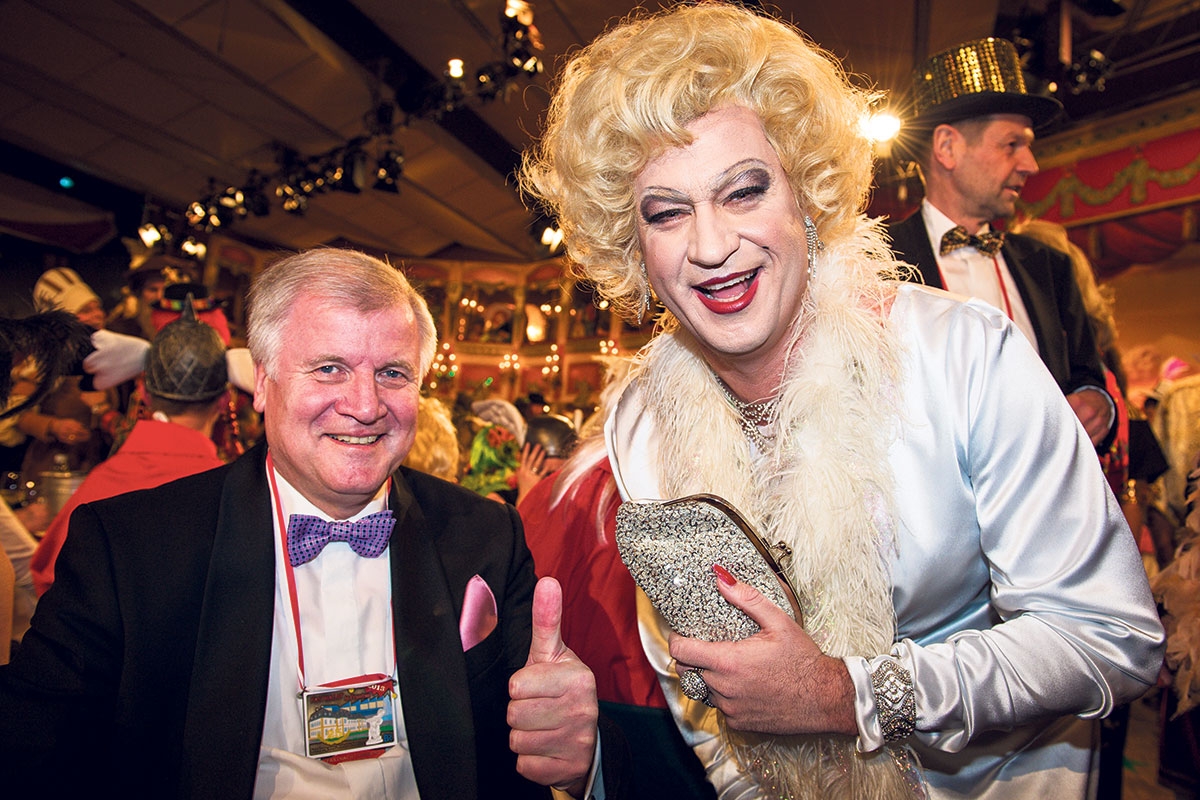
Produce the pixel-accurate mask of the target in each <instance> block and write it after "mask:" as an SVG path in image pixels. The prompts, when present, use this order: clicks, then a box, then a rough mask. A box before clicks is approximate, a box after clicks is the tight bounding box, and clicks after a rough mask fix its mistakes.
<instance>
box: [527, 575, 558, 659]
mask: <svg viewBox="0 0 1200 800" xmlns="http://www.w3.org/2000/svg"><path fill="white" fill-rule="evenodd" d="M561 626H562V587H561V586H559V585H558V581H556V580H555V579H554V578H542V579H541V580H540V581H538V583H537V586H535V587H534V590H533V638H532V640H531V641H530V643H529V660H528V661H527V662H526V663H527V664H536V663H538V662H547V661H557V660H558V658H559V656H561V655H562V654H563V652H565V651H566V648H565V647H564V646H563V641H562V627H561Z"/></svg>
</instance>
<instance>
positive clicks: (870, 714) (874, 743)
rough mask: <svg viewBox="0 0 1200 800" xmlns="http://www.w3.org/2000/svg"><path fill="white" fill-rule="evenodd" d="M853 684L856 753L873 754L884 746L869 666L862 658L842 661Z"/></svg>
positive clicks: (850, 657)
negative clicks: (856, 732)
mask: <svg viewBox="0 0 1200 800" xmlns="http://www.w3.org/2000/svg"><path fill="white" fill-rule="evenodd" d="M842 662H843V663H845V665H846V671H847V672H849V673H850V680H851V681H853V683H854V718H855V722H856V724H857V725H858V751H859V752H860V753H873V752H875V751H876V750H878V749H879V748H881V747H883V746H884V744H886V742H885V740H884V738H883V728H882V726H880V724H879V706H878V704H877V703H876V702H875V690H874V689H873V688H871V664H870V662H869V661H867V659H865V658H863V657H862V656H847V657H846V658H843V659H842Z"/></svg>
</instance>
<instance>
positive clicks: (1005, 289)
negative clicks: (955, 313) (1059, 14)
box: [889, 39, 1116, 446]
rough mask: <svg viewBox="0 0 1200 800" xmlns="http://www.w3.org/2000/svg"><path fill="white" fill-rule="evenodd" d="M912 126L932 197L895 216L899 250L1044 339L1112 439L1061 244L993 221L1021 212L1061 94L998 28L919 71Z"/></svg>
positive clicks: (1066, 381)
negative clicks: (1051, 90) (1029, 82)
mask: <svg viewBox="0 0 1200 800" xmlns="http://www.w3.org/2000/svg"><path fill="white" fill-rule="evenodd" d="M915 96H916V108H917V115H916V117H915V119H914V120H913V122H912V123H911V127H912V128H913V137H914V139H915V140H914V141H910V142H909V144H910V146H911V147H912V148H913V150H914V151H915V152H914V155H915V159H916V161H917V163H918V165H919V166H920V168H921V173H920V174H921V177H922V180H923V181H924V184H925V197H924V199H923V200H922V202H921V207H920V209H919V210H918V211H917V212H915V213H914V214H912V215H911V216H909V217H908V218H907V219H905V220H904V221H902V222H899V223H895V224H892V225H890V226H889V233H890V235H891V238H892V249H893V251H895V253H896V255H897V257H898V258H899V259H900V260H901V261H904V262H907V263H908V264H911V265H913V266H914V267H915V268H916V272H915V273H914V274H913V275H912V276H910V277H911V279H912V280H916V281H921V282H924V283H925V284H927V285H929V286H934V287H937V288H940V289H947V290H949V291H952V292H954V293H956V294H961V295H965V296H970V297H978V298H980V299H982V300H985V301H987V302H989V303H991V304H992V305H994V306H996V307H997V308H999V309H1001V310H1002V311H1005V312H1006V313H1007V314H1008V315H1009V317H1010V318H1011V319H1012V320H1013V322H1014V323H1015V325H1016V327H1017V328H1018V329H1019V330H1020V331H1021V332H1022V333H1024V334H1025V337H1026V338H1027V339H1028V340H1029V342H1030V343H1031V344H1033V346H1034V347H1035V348H1036V349H1037V351H1038V353H1039V355H1040V356H1041V358H1042V361H1043V363H1045V365H1046V367H1047V369H1049V370H1050V373H1051V374H1052V375H1053V376H1054V378H1055V380H1056V381H1057V382H1058V385H1059V387H1060V388H1061V389H1062V390H1063V394H1065V395H1066V397H1067V401H1068V402H1069V403H1070V404H1071V407H1072V409H1074V411H1075V414H1076V416H1077V417H1078V418H1079V421H1080V422H1081V423H1082V424H1083V427H1084V429H1085V430H1086V431H1087V433H1088V436H1089V437H1090V438H1091V440H1092V443H1093V444H1095V445H1097V446H1102V445H1104V444H1106V442H1107V441H1108V440H1109V439H1110V437H1111V433H1112V430H1113V428H1115V422H1116V407H1115V405H1114V403H1113V400H1112V398H1111V397H1109V395H1108V393H1107V392H1106V391H1105V389H1104V385H1105V382H1104V372H1103V368H1102V366H1101V362H1100V356H1099V353H1098V351H1097V349H1096V344H1095V339H1094V335H1093V333H1092V329H1091V324H1090V322H1089V321H1088V318H1087V313H1086V311H1085V310H1084V307H1083V301H1082V299H1081V298H1080V294H1079V289H1078V286H1077V285H1076V283H1075V278H1074V275H1073V273H1072V270H1071V263H1070V260H1069V259H1068V257H1067V256H1066V254H1063V253H1059V252H1057V251H1055V250H1053V249H1051V248H1049V247H1046V246H1045V245H1043V244H1040V243H1038V242H1036V241H1034V240H1033V239H1029V238H1026V237H1023V236H1018V235H1012V234H1004V233H1001V232H999V231H995V230H993V229H992V224H993V223H994V222H995V221H997V220H1002V219H1009V218H1011V217H1012V216H1013V215H1014V214H1015V213H1016V202H1017V198H1018V197H1019V196H1020V193H1021V189H1022V188H1023V187H1024V185H1025V181H1026V180H1027V179H1028V178H1029V177H1030V176H1031V175H1034V174H1036V173H1037V171H1038V165H1037V160H1036V159H1035V158H1034V156H1033V151H1032V149H1031V146H1032V144H1033V140H1034V133H1033V131H1034V129H1035V128H1037V127H1040V126H1042V125H1044V124H1046V123H1048V122H1050V121H1052V120H1053V119H1054V118H1055V117H1057V116H1058V115H1059V114H1060V113H1061V111H1062V106H1061V104H1059V102H1058V101H1057V100H1055V99H1053V98H1050V97H1043V96H1039V95H1032V94H1029V93H1027V92H1026V90H1025V82H1024V77H1023V76H1022V74H1021V69H1020V62H1019V59H1018V57H1017V53H1016V49H1015V48H1014V47H1013V46H1012V44H1011V43H1010V42H1007V41H1005V40H1003V39H983V40H979V41H975V42H968V43H966V44H963V45H959V46H958V47H955V48H951V49H950V50H947V51H945V52H942V53H939V54H938V55H936V56H934V57H933V58H931V59H930V60H929V62H928V63H927V64H926V65H925V66H924V67H923V68H922V69H919V70H917V72H916V85H915Z"/></svg>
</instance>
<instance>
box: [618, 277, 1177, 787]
mask: <svg viewBox="0 0 1200 800" xmlns="http://www.w3.org/2000/svg"><path fill="white" fill-rule="evenodd" d="M891 323H892V325H894V326H895V329H896V331H897V333H898V335H899V336H900V339H901V341H903V342H905V343H906V351H905V359H906V361H905V372H904V383H903V386H902V394H901V397H902V398H903V400H902V407H901V417H902V421H901V430H900V435H899V437H898V439H897V441H895V442H894V443H893V445H892V447H891V450H890V462H891V466H892V468H893V472H894V477H895V487H896V497H897V499H898V500H897V502H898V511H899V527H898V531H897V547H896V553H895V555H894V559H893V563H892V564H891V571H892V579H893V602H894V605H895V610H896V617H897V623H898V639H899V641H897V642H896V644H895V646H894V648H893V650H892V654H893V655H894V656H896V657H898V658H899V659H900V661H901V662H902V663H903V665H904V666H905V667H906V668H907V669H908V670H909V671H910V673H911V674H912V677H913V682H914V686H915V693H916V701H917V732H916V734H914V735H913V736H912V737H911V738H910V742H909V743H910V744H911V745H912V746H913V747H914V749H915V750H916V752H917V754H918V756H919V758H920V760H921V764H922V766H923V769H924V773H925V778H926V780H927V782H928V787H929V791H930V794H931V796H933V797H979V798H1000V797H1011V798H1017V797H1020V798H1026V797H1054V798H1069V797H1086V796H1088V795H1089V794H1091V793H1092V792H1093V791H1094V788H1095V787H1094V780H1095V774H1094V769H1095V764H1094V758H1095V751H1096V744H1097V742H1096V736H1097V735H1098V732H1097V730H1096V728H1097V726H1096V725H1095V724H1094V723H1093V722H1091V720H1094V719H1096V718H1099V717H1102V716H1104V715H1105V714H1107V713H1109V711H1111V710H1112V708H1113V707H1114V706H1115V705H1119V704H1121V703H1124V702H1128V701H1129V700H1131V699H1133V698H1136V697H1138V696H1139V695H1140V694H1141V693H1142V692H1144V691H1145V690H1146V689H1147V688H1148V687H1149V686H1150V685H1151V684H1152V683H1153V681H1154V679H1155V677H1156V675H1157V672H1158V669H1159V665H1160V663H1161V661H1162V652H1163V629H1162V626H1161V624H1160V623H1159V620H1158V615H1157V612H1156V610H1155V606H1154V602H1153V600H1152V599H1151V596H1150V591H1149V587H1148V585H1147V580H1146V575H1145V572H1144V571H1143V567H1142V561H1141V558H1140V556H1139V555H1138V552H1137V548H1136V546H1135V543H1134V539H1133V536H1132V535H1131V534H1130V532H1129V528H1128V526H1127V525H1126V523H1125V519H1124V517H1123V515H1122V513H1121V510H1120V507H1119V506H1118V505H1117V502H1116V499H1115V498H1114V497H1113V495H1112V492H1111V491H1110V489H1109V488H1108V485H1107V483H1106V482H1105V480H1104V476H1103V474H1102V473H1101V470H1100V467H1099V464H1098V461H1097V458H1096V454H1095V450H1094V449H1093V448H1092V445H1091V443H1090V441H1089V440H1088V437H1087V435H1086V434H1085V433H1084V431H1083V428H1082V426H1081V425H1080V424H1079V422H1078V420H1077V419H1076V418H1075V415H1074V413H1073V412H1072V410H1071V408H1070V406H1069V405H1068V404H1067V403H1066V401H1065V399H1064V398H1063V396H1062V393H1061V392H1060V391H1059V389H1058V387H1057V385H1056V384H1055V383H1054V380H1053V379H1052V378H1051V377H1050V375H1049V373H1047V372H1046V370H1045V367H1044V366H1043V365H1042V362H1041V361H1040V360H1039V358H1038V356H1037V354H1036V353H1035V352H1034V350H1033V348H1032V347H1030V345H1029V343H1028V342H1027V341H1026V340H1025V338H1024V337H1023V336H1022V335H1021V334H1020V333H1019V332H1018V331H1017V330H1016V329H1015V328H1014V327H1013V326H1012V324H1011V322H1010V321H1009V320H1008V318H1007V317H1005V316H1004V315H1003V313H1001V312H1000V311H998V310H997V309H995V308H993V307H992V306H990V305H987V304H986V303H983V302H980V301H974V300H971V301H965V302H963V301H962V299H961V298H957V297H955V296H953V295H950V294H947V293H944V292H940V291H937V290H931V289H928V288H925V287H921V286H916V285H911V284H905V285H902V286H901V287H900V288H899V294H898V296H897V298H896V302H895V303H894V305H893V307H892V312H891ZM605 430H606V436H607V441H608V448H609V456H610V459H611V461H612V464H613V470H614V474H615V476H616V478H617V483H618V486H619V487H620V491H621V495H622V497H623V498H625V499H629V498H635V497H636V498H648V497H661V495H660V494H659V493H658V492H657V479H656V478H655V477H654V468H653V465H654V459H655V453H656V447H655V438H656V434H655V429H654V418H653V410H652V409H648V408H645V407H644V406H643V403H642V398H641V396H640V393H639V392H638V389H637V386H636V385H633V386H630V387H628V388H627V389H626V391H625V393H624V395H623V396H622V397H621V399H620V401H619V402H618V404H617V405H616V407H615V408H614V410H613V412H612V413H611V414H610V416H609V418H608V420H607V423H606V428H605ZM640 599H641V600H644V598H640ZM640 607H641V608H642V611H643V613H642V614H641V620H640V622H641V628H642V642H643V646H644V649H645V650H646V654H647V656H648V657H649V659H650V662H651V664H653V665H654V666H655V668H656V670H657V671H658V673H659V676H660V682H661V683H662V686H663V690H664V692H665V693H666V695H667V698H668V702H669V703H670V704H671V707H672V710H673V712H674V713H675V716H676V721H677V722H678V723H679V726H680V729H681V731H682V732H683V734H684V737H685V739H687V740H688V741H689V743H690V744H692V746H693V748H694V749H695V751H696V753H697V755H699V756H700V758H701V760H702V761H704V762H705V764H706V765H707V767H708V769H709V777H710V780H712V781H713V782H714V784H715V785H716V787H717V790H718V793H719V795H720V796H721V797H722V798H723V800H725V799H726V798H751V797H755V796H757V794H758V792H757V787H755V786H754V785H753V783H752V782H750V781H749V780H748V779H747V778H746V777H745V776H744V775H742V774H741V773H740V772H739V771H738V770H737V767H736V764H735V763H734V762H733V759H732V758H730V757H729V755H728V753H727V752H726V751H725V750H724V749H723V747H722V743H721V742H720V737H719V734H718V732H717V727H716V712H715V711H713V710H711V709H706V708H704V707H703V706H701V705H700V704H698V703H694V702H693V701H690V700H688V699H687V698H686V697H684V696H683V695H682V694H681V693H680V692H679V688H678V680H677V679H676V677H675V675H674V673H673V671H672V665H671V661H670V656H669V655H668V654H667V652H666V637H667V634H668V632H669V631H668V630H667V628H666V626H665V624H664V623H663V621H662V619H661V617H659V616H658V615H657V613H656V612H655V611H654V610H653V608H652V607H650V605H649V603H648V602H641V605H640ZM883 655H884V654H881V656H880V657H882V656H883ZM845 661H846V665H847V668H848V669H849V672H850V676H851V678H852V679H853V681H854V685H855V689H856V714H857V718H858V728H859V747H860V748H861V749H863V750H874V749H876V748H878V747H880V746H882V745H883V735H882V732H881V730H880V725H879V720H878V716H877V713H876V707H875V699H874V694H873V692H872V690H871V683H870V677H869V673H870V670H871V669H872V668H873V666H874V661H873V660H867V659H863V658H847V659H845Z"/></svg>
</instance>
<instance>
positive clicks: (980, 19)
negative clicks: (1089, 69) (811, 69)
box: [0, 0, 1196, 260]
mask: <svg viewBox="0 0 1200 800" xmlns="http://www.w3.org/2000/svg"><path fill="white" fill-rule="evenodd" d="M1001 2H1003V4H1004V6H1005V7H1004V8H1003V9H999V13H1002V14H1011V13H1014V12H1013V8H1010V6H1011V7H1014V8H1015V7H1017V6H1019V7H1020V9H1026V8H1028V7H1029V6H1033V7H1034V11H1035V12H1039V13H1040V12H1044V11H1045V8H1046V6H1047V5H1048V0H844V1H843V2H838V3H814V2H812V0H776V2H774V3H770V4H767V5H770V6H773V7H776V8H778V9H779V11H780V12H781V14H782V16H784V17H785V18H789V19H792V20H794V21H795V22H796V23H797V24H799V26H800V27H801V28H802V29H804V30H805V31H806V32H807V33H808V34H809V35H810V36H811V37H812V38H813V39H814V40H815V41H816V42H817V43H819V44H821V45H822V46H824V47H825V48H827V49H828V50H830V51H831V52H832V53H834V54H835V55H836V56H838V57H840V58H842V59H844V61H845V64H846V66H847V68H848V69H849V70H851V71H853V72H855V73H857V74H859V75H860V76H861V79H860V83H862V84H865V85H871V86H874V87H876V88H879V89H881V90H884V91H891V92H892V93H893V94H896V95H899V94H902V93H903V91H904V89H905V88H906V86H907V83H908V80H909V75H910V73H911V69H912V66H913V64H914V63H916V62H918V61H920V60H921V59H923V58H924V56H925V55H926V54H927V53H928V52H930V51H932V50H936V49H940V48H943V47H946V46H950V45H952V44H955V43H958V42H960V41H963V40H966V39H970V38H976V37H978V36H984V35H988V34H990V33H991V32H992V30H993V28H994V26H995V24H996V19H997V14H998V5H999V4H1000V3H1001ZM1127 2H1128V4H1129V5H1130V7H1131V9H1132V10H1131V11H1130V12H1129V14H1128V15H1127V19H1128V20H1133V19H1134V18H1135V16H1136V17H1137V19H1140V20H1143V21H1144V20H1148V19H1150V18H1155V19H1157V18H1158V16H1159V12H1160V10H1161V9H1164V8H1165V9H1167V10H1168V12H1170V11H1171V10H1172V9H1175V10H1186V9H1188V8H1193V9H1194V7H1195V5H1196V3H1195V0H1127ZM1039 4H1040V5H1041V6H1042V8H1041V9H1038V8H1037V7H1038V6H1039ZM646 5H647V6H649V7H651V8H657V7H658V5H659V2H658V0H649V1H648V2H647V3H646ZM502 7H503V0H405V1H404V2H397V1H396V0H89V2H87V3H80V2H78V0H41V1H40V2H38V3H37V4H36V5H35V4H34V3H31V2H28V0H0V141H2V142H7V143H11V144H15V145H18V146H20V147H22V148H25V149H27V150H30V151H32V152H34V153H37V154H40V155H44V156H46V157H48V158H51V159H54V160H55V161H58V162H61V163H64V164H70V165H74V166H77V167H79V168H81V169H85V170H87V171H88V172H89V173H91V174H92V175H95V176H97V177H99V178H102V179H104V180H106V181H109V182H111V183H112V184H115V185H116V186H117V187H120V188H122V189H125V190H130V191H132V192H134V193H136V194H140V195H145V196H146V197H147V198H149V199H151V200H152V201H153V203H154V204H156V205H162V206H166V207H170V208H174V209H179V210H181V209H182V208H184V207H185V206H186V205H187V204H188V203H189V202H191V201H193V200H196V199H199V197H200V196H202V195H203V193H204V192H205V191H206V190H207V187H208V182H209V179H210V178H212V179H215V180H216V181H217V182H218V185H224V184H228V183H236V182H241V181H243V180H244V179H245V177H246V176H247V174H248V173H249V171H250V170H251V169H257V170H259V171H261V172H263V173H266V174H274V173H275V172H277V170H278V158H277V154H278V148H277V145H283V146H286V147H288V148H291V149H293V150H295V151H297V152H299V153H300V154H301V155H302V156H316V155H318V154H321V153H324V152H327V151H329V150H331V149H332V148H334V147H337V146H339V145H341V144H342V143H344V142H345V141H346V140H348V139H350V138H352V137H355V136H358V135H361V134H364V133H366V132H367V122H366V120H367V118H368V115H369V114H370V113H371V112H373V110H374V108H375V107H376V104H377V102H378V101H379V100H380V99H384V100H387V99H389V98H391V97H393V96H396V97H397V98H400V99H401V100H404V101H405V102H407V101H408V98H411V97H412V96H413V95H414V94H415V93H416V91H417V90H418V89H423V88H426V87H428V86H432V85H435V84H434V83H433V82H434V81H437V80H440V79H441V76H442V72H443V70H444V68H445V63H446V60H447V59H448V58H450V57H459V58H462V59H464V61H465V62H466V70H467V74H468V76H473V75H474V72H475V70H477V69H479V68H480V67H481V66H483V65H484V64H486V63H488V62H490V61H494V60H497V59H499V58H500V57H501V55H502V46H501V42H500V12H501V9H502ZM633 7H634V3H632V2H630V0H538V2H536V3H535V20H534V21H535V25H536V26H537V28H538V30H539V32H540V35H541V39H542V41H543V43H544V45H545V49H544V50H543V51H541V53H540V55H541V57H542V59H543V61H544V63H545V65H546V68H547V71H546V73H544V74H543V75H541V76H539V77H538V78H536V79H535V80H532V81H524V82H522V83H521V84H519V85H518V86H516V87H515V89H514V90H513V91H512V92H510V93H509V94H508V95H507V96H506V98H504V99H497V100H495V101H493V102H490V103H486V104H480V103H475V104H471V105H470V106H469V108H468V109H467V110H466V111H456V112H455V113H453V114H450V115H447V116H445V117H443V118H441V119H433V118H429V119H408V120H405V119H397V120H396V123H397V129H396V131H395V134H394V140H395V144H396V145H398V146H399V147H400V148H401V149H402V150H403V151H404V153H405V156H406V159H407V161H406V164H405V171H404V175H403V177H402V178H401V180H400V183H399V186H400V194H398V195H395V194H385V193H381V192H378V191H375V190H373V189H371V188H370V187H369V186H368V188H366V189H364V190H363V192H362V193H361V194H358V195H350V194H345V193H336V192H334V193H328V194H323V195H317V196H314V197H313V198H312V199H311V201H310V204H309V210H308V213H307V214H306V215H305V216H303V217H298V216H294V215H289V214H286V213H284V212H283V211H282V210H281V209H280V208H279V206H278V204H277V203H275V204H273V206H272V210H271V213H270V214H269V215H268V216H265V217H254V216H248V217H246V218H244V219H242V220H239V221H238V222H237V223H236V225H235V227H234V229H233V230H232V231H231V232H232V233H233V234H234V235H238V234H240V235H242V236H243V237H245V238H248V239H252V240H254V241H256V242H258V243H266V244H267V245H270V246H278V247H281V248H289V249H294V248H298V247H308V246H312V245H315V244H320V243H322V242H329V241H351V242H358V243H360V244H361V245H362V246H369V247H372V248H377V249H383V250H387V251H389V252H390V253H392V254H394V255H396V256H398V257H405V256H409V257H417V256H419V257H428V256H435V255H437V254H439V253H441V254H446V253H458V254H461V253H463V252H468V251H471V252H475V251H477V252H480V253H488V254H491V255H492V256H493V257H494V258H496V259H499V260H514V259H524V260H533V259H536V258H540V257H542V256H543V255H544V254H545V252H544V250H542V249H541V248H540V246H539V245H538V244H537V242H536V240H535V239H534V237H533V235H532V233H531V229H532V227H533V222H534V220H533V216H532V215H531V214H530V213H529V212H528V211H526V210H525V209H524V208H523V206H522V204H521V202H520V198H519V197H518V195H517V193H516V189H515V187H514V185H513V181H512V175H511V172H512V169H513V167H514V166H515V164H516V163H517V158H518V154H519V153H520V151H521V150H522V149H523V148H525V147H526V146H528V144H529V143H530V142H531V141H532V139H533V137H534V136H535V135H536V133H537V131H538V126H539V124H540V121H541V116H542V114H543V112H544V109H545V105H546V100H547V97H548V89H547V87H548V86H549V85H550V82H551V73H552V71H553V69H554V68H555V67H556V66H558V65H561V63H562V60H563V57H564V54H566V53H568V52H570V51H572V50H574V49H576V48H578V47H580V46H582V45H583V44H585V43H586V42H588V41H590V40H591V39H592V38H593V37H595V36H596V35H597V34H598V33H600V32H601V31H602V30H604V29H605V27H606V26H607V25H608V24H609V23H610V22H611V21H613V20H616V19H619V18H621V17H623V16H625V15H626V14H627V13H628V12H629V11H630V10H631V9H632V8H633ZM1168 18H1169V17H1168ZM1085 22H1086V20H1085ZM1122 24H1123V23H1111V22H1109V23H1106V24H1105V25H1097V26H1096V30H1097V31H1099V33H1095V34H1094V35H1093V39H1095V36H1099V35H1101V34H1103V35H1104V36H1105V37H1107V39H1105V41H1115V40H1117V39H1119V38H1120V37H1121V36H1122V33H1121V32H1122V31H1123V30H1125V29H1126V28H1128V27H1129V26H1126V28H1122V27H1121V25H1122ZM1081 27H1082V25H1081ZM1190 35H1194V33H1193V34H1190ZM1172 36H1174V37H1176V38H1179V39H1182V38H1183V34H1182V33H1180V32H1178V31H1176V32H1174V33H1170V32H1168V33H1164V34H1163V37H1164V38H1166V39H1168V40H1171V39H1170V37H1172ZM1171 41H1174V40H1171ZM1185 77H1186V76H1172V78H1173V79H1174V80H1177V81H1182V80H1184V78H1185ZM1160 80H1161V79H1160ZM1191 80H1193V81H1194V80H1195V78H1194V77H1193V78H1191ZM375 148H376V149H375V150H374V151H373V152H372V156H373V157H377V156H378V155H380V152H379V151H380V150H382V148H383V142H382V141H380V142H377V143H376V145H375ZM0 170H3V171H7V172H9V173H10V174H14V175H17V176H18V177H20V176H21V171H20V165H19V164H0Z"/></svg>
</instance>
